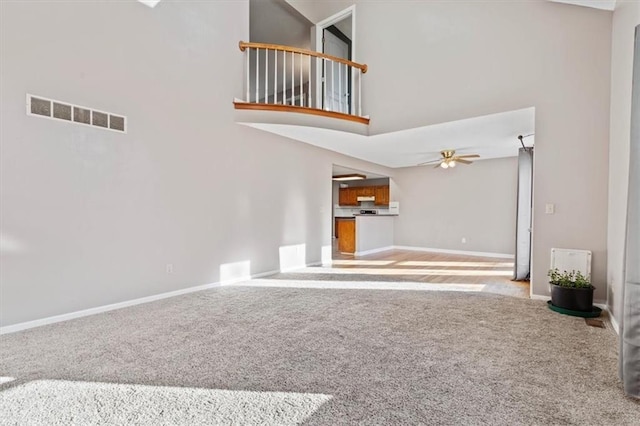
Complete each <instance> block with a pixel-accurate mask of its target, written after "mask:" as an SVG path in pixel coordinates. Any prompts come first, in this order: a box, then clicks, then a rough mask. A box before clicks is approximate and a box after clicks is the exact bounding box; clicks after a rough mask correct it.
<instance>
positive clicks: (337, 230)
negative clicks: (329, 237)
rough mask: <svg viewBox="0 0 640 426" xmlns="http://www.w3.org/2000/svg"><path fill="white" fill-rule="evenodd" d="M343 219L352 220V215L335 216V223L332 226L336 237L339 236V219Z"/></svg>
mask: <svg viewBox="0 0 640 426" xmlns="http://www.w3.org/2000/svg"><path fill="white" fill-rule="evenodd" d="M343 220H353V217H336V223H335V226H334V227H333V230H334V236H335V238H338V239H339V238H340V233H339V229H340V221H343Z"/></svg>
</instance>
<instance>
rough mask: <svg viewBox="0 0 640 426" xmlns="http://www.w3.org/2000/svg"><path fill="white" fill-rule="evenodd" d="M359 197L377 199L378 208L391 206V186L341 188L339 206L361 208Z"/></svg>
mask: <svg viewBox="0 0 640 426" xmlns="http://www.w3.org/2000/svg"><path fill="white" fill-rule="evenodd" d="M358 197H376V200H375V202H374V203H375V205H376V206H388V205H389V185H384V186H356V187H351V188H340V192H339V194H338V205H341V206H359V205H360V203H359V202H358Z"/></svg>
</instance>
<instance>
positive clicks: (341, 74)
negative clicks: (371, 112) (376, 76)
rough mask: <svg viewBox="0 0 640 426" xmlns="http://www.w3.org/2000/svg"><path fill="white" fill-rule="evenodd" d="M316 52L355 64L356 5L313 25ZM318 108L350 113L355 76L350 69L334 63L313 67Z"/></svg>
mask: <svg viewBox="0 0 640 426" xmlns="http://www.w3.org/2000/svg"><path fill="white" fill-rule="evenodd" d="M316 51H318V52H322V53H324V54H327V55H330V56H334V57H337V58H341V59H346V60H348V61H355V5H354V6H351V7H349V8H347V9H345V10H343V11H342V12H339V13H337V14H335V15H333V16H331V17H329V18H327V19H325V20H323V21H321V22H319V23H318V24H316ZM316 76H318V82H317V83H318V84H316V99H318V100H319V101H320V102H319V105H318V107H319V108H322V109H323V110H325V111H336V112H342V113H345V114H351V112H352V111H353V108H354V106H353V99H354V96H353V92H352V88H353V87H354V81H353V79H354V78H355V75H353V73H352V71H351V67H349V66H346V65H345V64H341V63H338V62H334V61H318V62H317V64H316Z"/></svg>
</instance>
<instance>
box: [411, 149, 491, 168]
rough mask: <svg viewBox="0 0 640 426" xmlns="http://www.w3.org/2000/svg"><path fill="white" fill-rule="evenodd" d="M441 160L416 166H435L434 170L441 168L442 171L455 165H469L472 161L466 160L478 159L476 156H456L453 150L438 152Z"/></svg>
mask: <svg viewBox="0 0 640 426" xmlns="http://www.w3.org/2000/svg"><path fill="white" fill-rule="evenodd" d="M440 154H441V155H442V158H440V159H438V160H432V161H427V162H426V163H420V164H418V166H424V165H427V164H434V163H438V164H436V168H438V167H442V168H443V169H447V168H449V167H455V166H456V163H461V164H471V163H473V161H469V160H466V159H467V158H480V156H479V155H478V154H468V155H456V151H455V150H453V149H448V150H444V151H440Z"/></svg>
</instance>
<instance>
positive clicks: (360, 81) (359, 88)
mask: <svg viewBox="0 0 640 426" xmlns="http://www.w3.org/2000/svg"><path fill="white" fill-rule="evenodd" d="M358 115H359V116H360V117H362V70H361V69H360V68H358Z"/></svg>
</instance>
